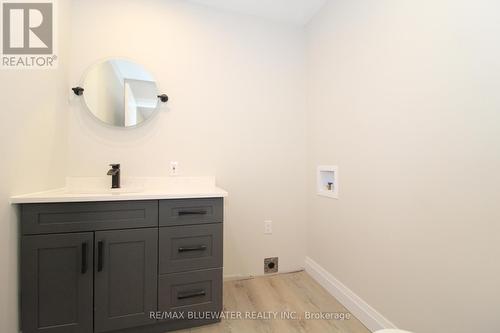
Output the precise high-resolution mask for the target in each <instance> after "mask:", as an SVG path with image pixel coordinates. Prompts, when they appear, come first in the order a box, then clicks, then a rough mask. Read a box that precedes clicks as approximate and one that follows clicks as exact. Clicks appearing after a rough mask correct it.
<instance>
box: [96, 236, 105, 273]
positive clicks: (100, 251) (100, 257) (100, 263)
mask: <svg viewBox="0 0 500 333" xmlns="http://www.w3.org/2000/svg"><path fill="white" fill-rule="evenodd" d="M103 267H104V241H99V243H97V271H98V272H102V269H103Z"/></svg>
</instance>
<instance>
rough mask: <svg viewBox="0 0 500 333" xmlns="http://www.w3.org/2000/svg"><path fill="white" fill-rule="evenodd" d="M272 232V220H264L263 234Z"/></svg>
mask: <svg viewBox="0 0 500 333" xmlns="http://www.w3.org/2000/svg"><path fill="white" fill-rule="evenodd" d="M272 233H273V221H269V220H268V221H264V234H266V235H271V234H272Z"/></svg>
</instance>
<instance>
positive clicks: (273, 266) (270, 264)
mask: <svg viewBox="0 0 500 333" xmlns="http://www.w3.org/2000/svg"><path fill="white" fill-rule="evenodd" d="M264 273H265V274H271V273H278V257H274V258H266V259H264Z"/></svg>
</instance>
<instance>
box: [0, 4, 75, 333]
mask: <svg viewBox="0 0 500 333" xmlns="http://www.w3.org/2000/svg"><path fill="white" fill-rule="evenodd" d="M58 11H59V15H58V17H59V40H58V41H59V52H58V55H59V60H60V63H59V67H58V69H57V70H0V91H1V93H0V105H1V111H0V117H1V118H0V156H1V157H0V159H1V162H0V295H1V296H0V332H5V333H15V332H19V329H18V306H19V303H18V293H19V290H18V247H19V243H18V240H19V230H18V229H19V222H18V211H17V209H15V208H14V207H13V206H11V205H10V204H9V198H10V196H12V195H16V194H22V193H26V192H33V191H41V190H46V189H50V188H54V187H59V186H61V185H62V183H63V181H64V175H65V173H66V167H65V164H66V151H67V149H66V142H67V141H66V127H67V117H66V115H67V112H68V94H67V93H66V92H67V89H68V84H67V71H66V67H67V59H68V57H67V50H66V48H67V43H66V41H67V31H68V29H67V28H68V21H69V7H68V6H67V2H62V1H61V2H59V5H58Z"/></svg>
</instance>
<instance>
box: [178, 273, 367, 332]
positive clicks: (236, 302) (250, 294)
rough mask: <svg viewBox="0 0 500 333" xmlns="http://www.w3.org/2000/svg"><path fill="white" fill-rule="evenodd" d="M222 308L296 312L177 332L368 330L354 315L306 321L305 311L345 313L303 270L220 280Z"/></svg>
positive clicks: (229, 309)
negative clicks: (290, 315)
mask: <svg viewBox="0 0 500 333" xmlns="http://www.w3.org/2000/svg"><path fill="white" fill-rule="evenodd" d="M224 311H239V312H242V313H243V317H244V316H245V312H247V311H250V312H251V311H262V312H265V311H272V312H274V311H276V312H286V311H292V312H296V313H297V316H298V317H302V318H298V319H295V320H285V319H279V318H278V319H277V320H264V319H260V320H251V319H244V318H243V319H242V320H240V319H225V320H223V321H222V322H221V323H218V324H214V325H208V326H204V327H198V328H192V329H189V330H183V331H178V332H182V333H220V332H224V333H229V332H231V333H259V332H266V333H273V332H276V333H281V332H283V333H288V332H290V333H293V332H301V333H306V332H307V333H323V332H325V333H326V332H331V333H369V332H370V331H369V330H368V329H367V328H366V327H364V326H363V325H362V324H361V323H360V322H359V321H358V320H357V319H356V318H355V317H354V316H352V315H351V318H350V319H349V320H343V321H342V320H321V319H320V320H313V319H309V320H306V319H305V318H303V317H304V315H305V312H314V313H319V312H324V313H348V311H347V310H346V309H345V308H344V307H343V306H342V305H341V304H340V303H339V302H338V301H337V300H336V299H335V298H333V297H332V296H331V295H330V294H328V292H327V291H326V290H325V289H323V288H322V287H321V286H320V285H319V284H318V283H317V282H316V281H314V280H313V279H312V278H311V277H310V276H309V275H308V274H307V273H306V272H297V273H290V274H282V275H274V276H269V277H258V278H254V279H249V280H241V281H227V282H225V283H224Z"/></svg>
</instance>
